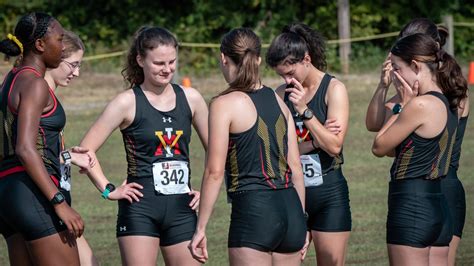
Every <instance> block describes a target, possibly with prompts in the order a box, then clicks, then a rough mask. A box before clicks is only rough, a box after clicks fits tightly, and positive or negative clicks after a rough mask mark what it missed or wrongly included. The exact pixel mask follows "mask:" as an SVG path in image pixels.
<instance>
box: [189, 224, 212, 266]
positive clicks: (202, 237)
mask: <svg viewBox="0 0 474 266" xmlns="http://www.w3.org/2000/svg"><path fill="white" fill-rule="evenodd" d="M188 248H189V251H191V255H192V256H193V258H194V259H195V260H197V261H199V262H200V263H206V261H207V260H208V259H209V256H208V254H207V237H206V234H205V233H204V232H202V231H200V230H196V232H195V233H194V236H193V239H192V240H191V243H189V246H188ZM199 249H200V251H198V250H199Z"/></svg>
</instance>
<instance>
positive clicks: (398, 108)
mask: <svg viewBox="0 0 474 266" xmlns="http://www.w3.org/2000/svg"><path fill="white" fill-rule="evenodd" d="M402 109H403V107H402V105H401V104H399V103H396V104H395V105H394V106H393V108H392V113H393V114H394V115H396V114H399V113H400V112H401V111H402Z"/></svg>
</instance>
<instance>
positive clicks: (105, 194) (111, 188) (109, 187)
mask: <svg viewBox="0 0 474 266" xmlns="http://www.w3.org/2000/svg"><path fill="white" fill-rule="evenodd" d="M114 190H115V186H114V184H112V183H108V184H107V185H106V186H105V189H104V192H102V198H104V199H108V198H109V194H110V192H112V191H114Z"/></svg>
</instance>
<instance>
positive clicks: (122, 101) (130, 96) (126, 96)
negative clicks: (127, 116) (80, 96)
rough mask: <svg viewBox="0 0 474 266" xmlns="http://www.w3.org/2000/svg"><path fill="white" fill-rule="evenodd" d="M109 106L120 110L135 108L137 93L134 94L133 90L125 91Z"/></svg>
mask: <svg viewBox="0 0 474 266" xmlns="http://www.w3.org/2000/svg"><path fill="white" fill-rule="evenodd" d="M109 106H114V107H115V108H117V109H120V110H127V109H128V108H131V107H134V106H135V93H133V90H132V89H128V90H126V91H123V92H121V93H119V94H118V95H117V96H115V98H113V99H112V101H110V103H109Z"/></svg>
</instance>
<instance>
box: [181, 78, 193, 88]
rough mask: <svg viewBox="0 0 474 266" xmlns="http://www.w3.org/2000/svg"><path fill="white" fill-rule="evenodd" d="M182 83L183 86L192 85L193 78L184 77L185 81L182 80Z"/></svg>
mask: <svg viewBox="0 0 474 266" xmlns="http://www.w3.org/2000/svg"><path fill="white" fill-rule="evenodd" d="M181 85H183V87H191V79H190V78H188V77H184V78H183V81H182V82H181Z"/></svg>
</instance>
